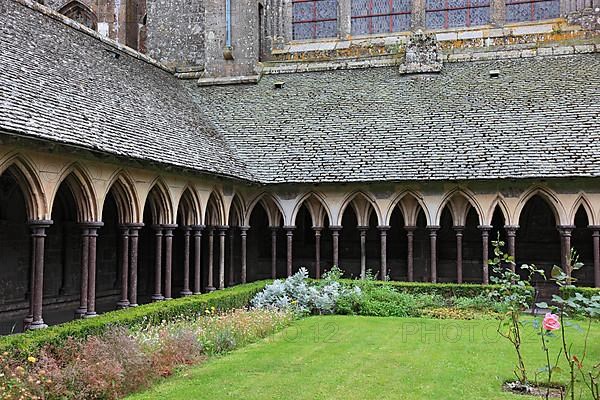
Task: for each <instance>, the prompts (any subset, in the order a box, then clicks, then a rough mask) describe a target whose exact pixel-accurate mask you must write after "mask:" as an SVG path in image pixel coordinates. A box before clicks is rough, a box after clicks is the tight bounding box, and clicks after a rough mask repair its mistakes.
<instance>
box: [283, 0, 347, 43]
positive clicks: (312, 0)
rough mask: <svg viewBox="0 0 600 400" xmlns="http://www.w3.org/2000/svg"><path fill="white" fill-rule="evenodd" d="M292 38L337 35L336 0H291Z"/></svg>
mask: <svg viewBox="0 0 600 400" xmlns="http://www.w3.org/2000/svg"><path fill="white" fill-rule="evenodd" d="M292 10H293V11H292V12H293V14H292V29H293V31H294V39H295V40H301V39H321V38H332V37H336V36H337V0H293V1H292Z"/></svg>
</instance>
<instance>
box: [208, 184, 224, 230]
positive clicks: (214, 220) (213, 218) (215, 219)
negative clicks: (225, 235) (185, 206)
mask: <svg viewBox="0 0 600 400" xmlns="http://www.w3.org/2000/svg"><path fill="white" fill-rule="evenodd" d="M204 223H205V224H206V225H207V226H218V225H224V224H225V206H224V204H223V198H222V197H221V195H220V193H219V192H218V191H217V190H213V191H212V192H211V194H210V196H209V197H208V202H207V203H206V215H205V216H204Z"/></svg>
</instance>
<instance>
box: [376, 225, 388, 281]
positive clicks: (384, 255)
mask: <svg viewBox="0 0 600 400" xmlns="http://www.w3.org/2000/svg"><path fill="white" fill-rule="evenodd" d="M377 229H379V235H380V237H381V271H380V274H381V280H382V281H385V280H387V275H388V269H387V232H388V231H389V230H390V227H389V226H388V225H379V226H378V227H377Z"/></svg>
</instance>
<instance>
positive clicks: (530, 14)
mask: <svg viewBox="0 0 600 400" xmlns="http://www.w3.org/2000/svg"><path fill="white" fill-rule="evenodd" d="M559 16H560V0H507V1H506V22H525V21H538V20H541V19H551V18H558V17H559Z"/></svg>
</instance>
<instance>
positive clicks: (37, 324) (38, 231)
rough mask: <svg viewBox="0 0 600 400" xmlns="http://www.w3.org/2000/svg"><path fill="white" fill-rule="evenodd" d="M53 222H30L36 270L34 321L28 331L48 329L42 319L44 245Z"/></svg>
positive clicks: (33, 297) (34, 281)
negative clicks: (47, 231) (47, 230)
mask: <svg viewBox="0 0 600 400" xmlns="http://www.w3.org/2000/svg"><path fill="white" fill-rule="evenodd" d="M52 223H53V221H51V220H33V221H29V223H28V224H29V227H30V228H31V236H32V238H33V241H34V242H35V257H34V258H35V260H34V264H35V268H34V280H33V296H32V300H33V305H32V307H31V308H32V314H33V315H32V321H31V323H30V324H29V325H28V326H27V329H41V328H47V327H48V325H46V324H45V323H44V319H43V318H42V302H43V296H44V244H45V240H46V229H47V228H49V227H50V225H52Z"/></svg>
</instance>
